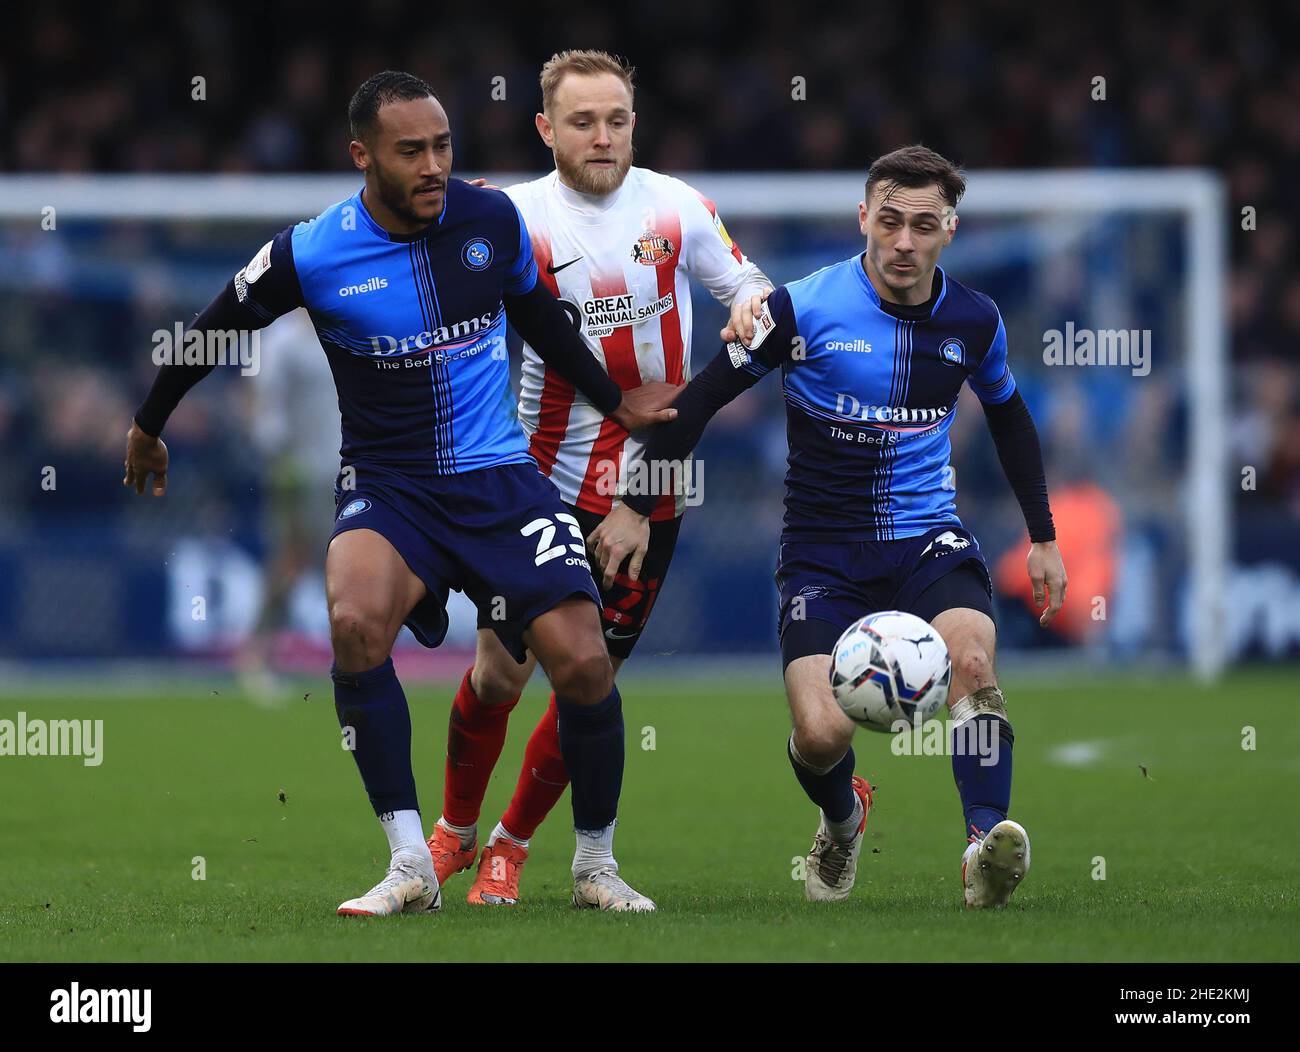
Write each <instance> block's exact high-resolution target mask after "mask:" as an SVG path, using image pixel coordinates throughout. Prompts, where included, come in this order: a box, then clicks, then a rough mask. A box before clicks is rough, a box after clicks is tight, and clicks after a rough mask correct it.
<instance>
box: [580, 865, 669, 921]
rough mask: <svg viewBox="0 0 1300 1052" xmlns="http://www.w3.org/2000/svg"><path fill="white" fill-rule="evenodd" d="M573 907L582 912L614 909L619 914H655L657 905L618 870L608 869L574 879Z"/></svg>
mask: <svg viewBox="0 0 1300 1052" xmlns="http://www.w3.org/2000/svg"><path fill="white" fill-rule="evenodd" d="M573 904H574V905H575V906H577V907H578V909H580V910H594V909H601V910H612V911H614V912H616V913H653V912H654V910H655V904H654V903H653V902H652V901H651V900H650V899H648V898H646V897H645V896H644V895H642V894H641V892H639V891H637V890H635V889H634V888H632V887H630V886H629V885H628V883H627V881H625V880H624V879H623V878H622V877H620V876H619V875H618V870H616V869H611V868H610V867H608V866H606V867H604V868H602V869H597V870H595V871H593V872H591V873H587V874H585V875H584V876H581V877H575V878H574V881H573Z"/></svg>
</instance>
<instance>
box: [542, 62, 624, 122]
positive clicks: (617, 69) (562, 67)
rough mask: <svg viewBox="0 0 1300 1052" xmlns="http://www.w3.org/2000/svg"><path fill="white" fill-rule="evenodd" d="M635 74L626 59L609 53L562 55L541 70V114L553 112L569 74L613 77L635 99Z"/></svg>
mask: <svg viewBox="0 0 1300 1052" xmlns="http://www.w3.org/2000/svg"><path fill="white" fill-rule="evenodd" d="M635 72H636V70H635V69H634V68H633V67H632V66H629V65H628V64H627V63H626V62H625V61H624V60H623V59H621V58H618V57H616V56H614V55H611V54H610V53H609V52H608V51H577V50H570V51H560V52H557V53H556V54H554V55H552V56H551V57H550V58H549V59H547V60H546V65H544V66H543V67H542V76H541V82H542V110H543V112H545V113H550V112H551V106H552V104H553V103H554V102H555V93H556V91H557V90H559V87H560V81H562V80H563V79H564V76H565V74H566V73H573V74H576V75H578V76H592V75H595V74H600V73H612V74H614V76H616V77H618V79H619V80H621V81H622V82H623V83H624V84H626V85H627V93H628V94H629V95H632V94H633V93H634V89H633V87H632V76H633V74H634V73H635Z"/></svg>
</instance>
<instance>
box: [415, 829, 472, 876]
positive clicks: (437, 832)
mask: <svg viewBox="0 0 1300 1052" xmlns="http://www.w3.org/2000/svg"><path fill="white" fill-rule="evenodd" d="M427 843H428V845H429V854H431V855H432V856H433V872H434V873H435V874H437V877H438V885H439V887H441V886H442V885H443V884H445V883H446V882H447V878H448V877H450V876H453V875H454V874H456V873H463V872H464V871H465V870H467V869H469V867H470V866H472V865H473V864H474V856H475V855H476V854H477V853H478V841H477V840H476V841H474V843H472V844H470V846H469V847H461V846H460V834H459V833H453V832H452V831H451V830H450V829H448V828H446V827H445V826H444V825H443V824H442V823H441V822H435V823H434V826H433V836H431V837H429V839H428V841H427Z"/></svg>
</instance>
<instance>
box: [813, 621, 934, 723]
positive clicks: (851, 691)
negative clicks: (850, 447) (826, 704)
mask: <svg viewBox="0 0 1300 1052" xmlns="http://www.w3.org/2000/svg"><path fill="white" fill-rule="evenodd" d="M951 680H952V662H951V661H950V660H949V658H948V647H947V644H945V643H944V641H943V639H942V638H941V637H940V636H939V633H938V632H936V631H935V630H934V629H933V628H932V627H931V626H930V624H929V623H928V622H927V621H923V620H922V619H921V618H919V617H917V616H916V615H915V614H905V613H903V612H902V611H900V610H885V611H883V612H881V613H878V614H869V615H867V616H866V617H864V618H861V619H860V620H858V621H855V622H854V623H853V624H851V625H850V626H849V627H848V629H847V630H846V631H845V632H844V634H843V635H842V636H840V638H839V642H837V643H836V644H835V651H834V653H832V654H831V692H832V693H833V694H834V695H835V700H836V701H837V702H839V705H840V708H841V709H843V710H844V713H845V715H847V716H848V717H849V719H851V720H852V721H853V722H854V723H857V724H858V725H859V726H862V727H866V728H868V729H869V730H873V731H881V732H883V733H886V734H888V733H890V732H892V731H895V730H902V729H904V728H905V727H906V728H907V729H910V728H912V727H919V726H920V725H921V724H922V723H924V722H925V721H926V720H928V719H930V718H931V717H932V716H934V715H936V714H937V713H938V712H939V711H940V710H941V709H942V708H943V706H944V703H945V702H946V701H947V700H948V685H949V683H950V682H951Z"/></svg>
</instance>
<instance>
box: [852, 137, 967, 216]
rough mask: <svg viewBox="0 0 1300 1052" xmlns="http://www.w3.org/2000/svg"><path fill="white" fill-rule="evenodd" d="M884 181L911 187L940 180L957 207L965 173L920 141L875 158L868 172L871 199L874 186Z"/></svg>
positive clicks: (964, 190)
mask: <svg viewBox="0 0 1300 1052" xmlns="http://www.w3.org/2000/svg"><path fill="white" fill-rule="evenodd" d="M884 182H890V183H895V184H897V185H898V186H908V187H917V186H929V185H930V184H931V183H938V184H939V191H940V193H942V194H943V199H944V200H945V201H947V202H948V204H950V205H952V207H954V208H956V207H957V202H958V201H960V200H961V195H962V194H964V193H965V192H966V177H965V176H964V175H962V173H961V170H960V169H959V168H958V167H957V166H956V165H955V164H953V163H952V161H950V160H948V158H946V157H944V156H943V155H942V154H938V153H935V152H934V151H933V150H931V149H930V148H929V147H926V146H922V145H920V144H919V143H918V144H916V145H914V146H903V147H900V148H899V149H897V150H894V151H893V152H892V153H887V154H885V155H884V156H883V157H877V158H876V160H875V161H874V162H873V163H872V165H871V169H870V170H869V171H868V172H867V200H868V201H870V200H871V190H872V188H873V187H874V186H875V185H876V184H877V183H884Z"/></svg>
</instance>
